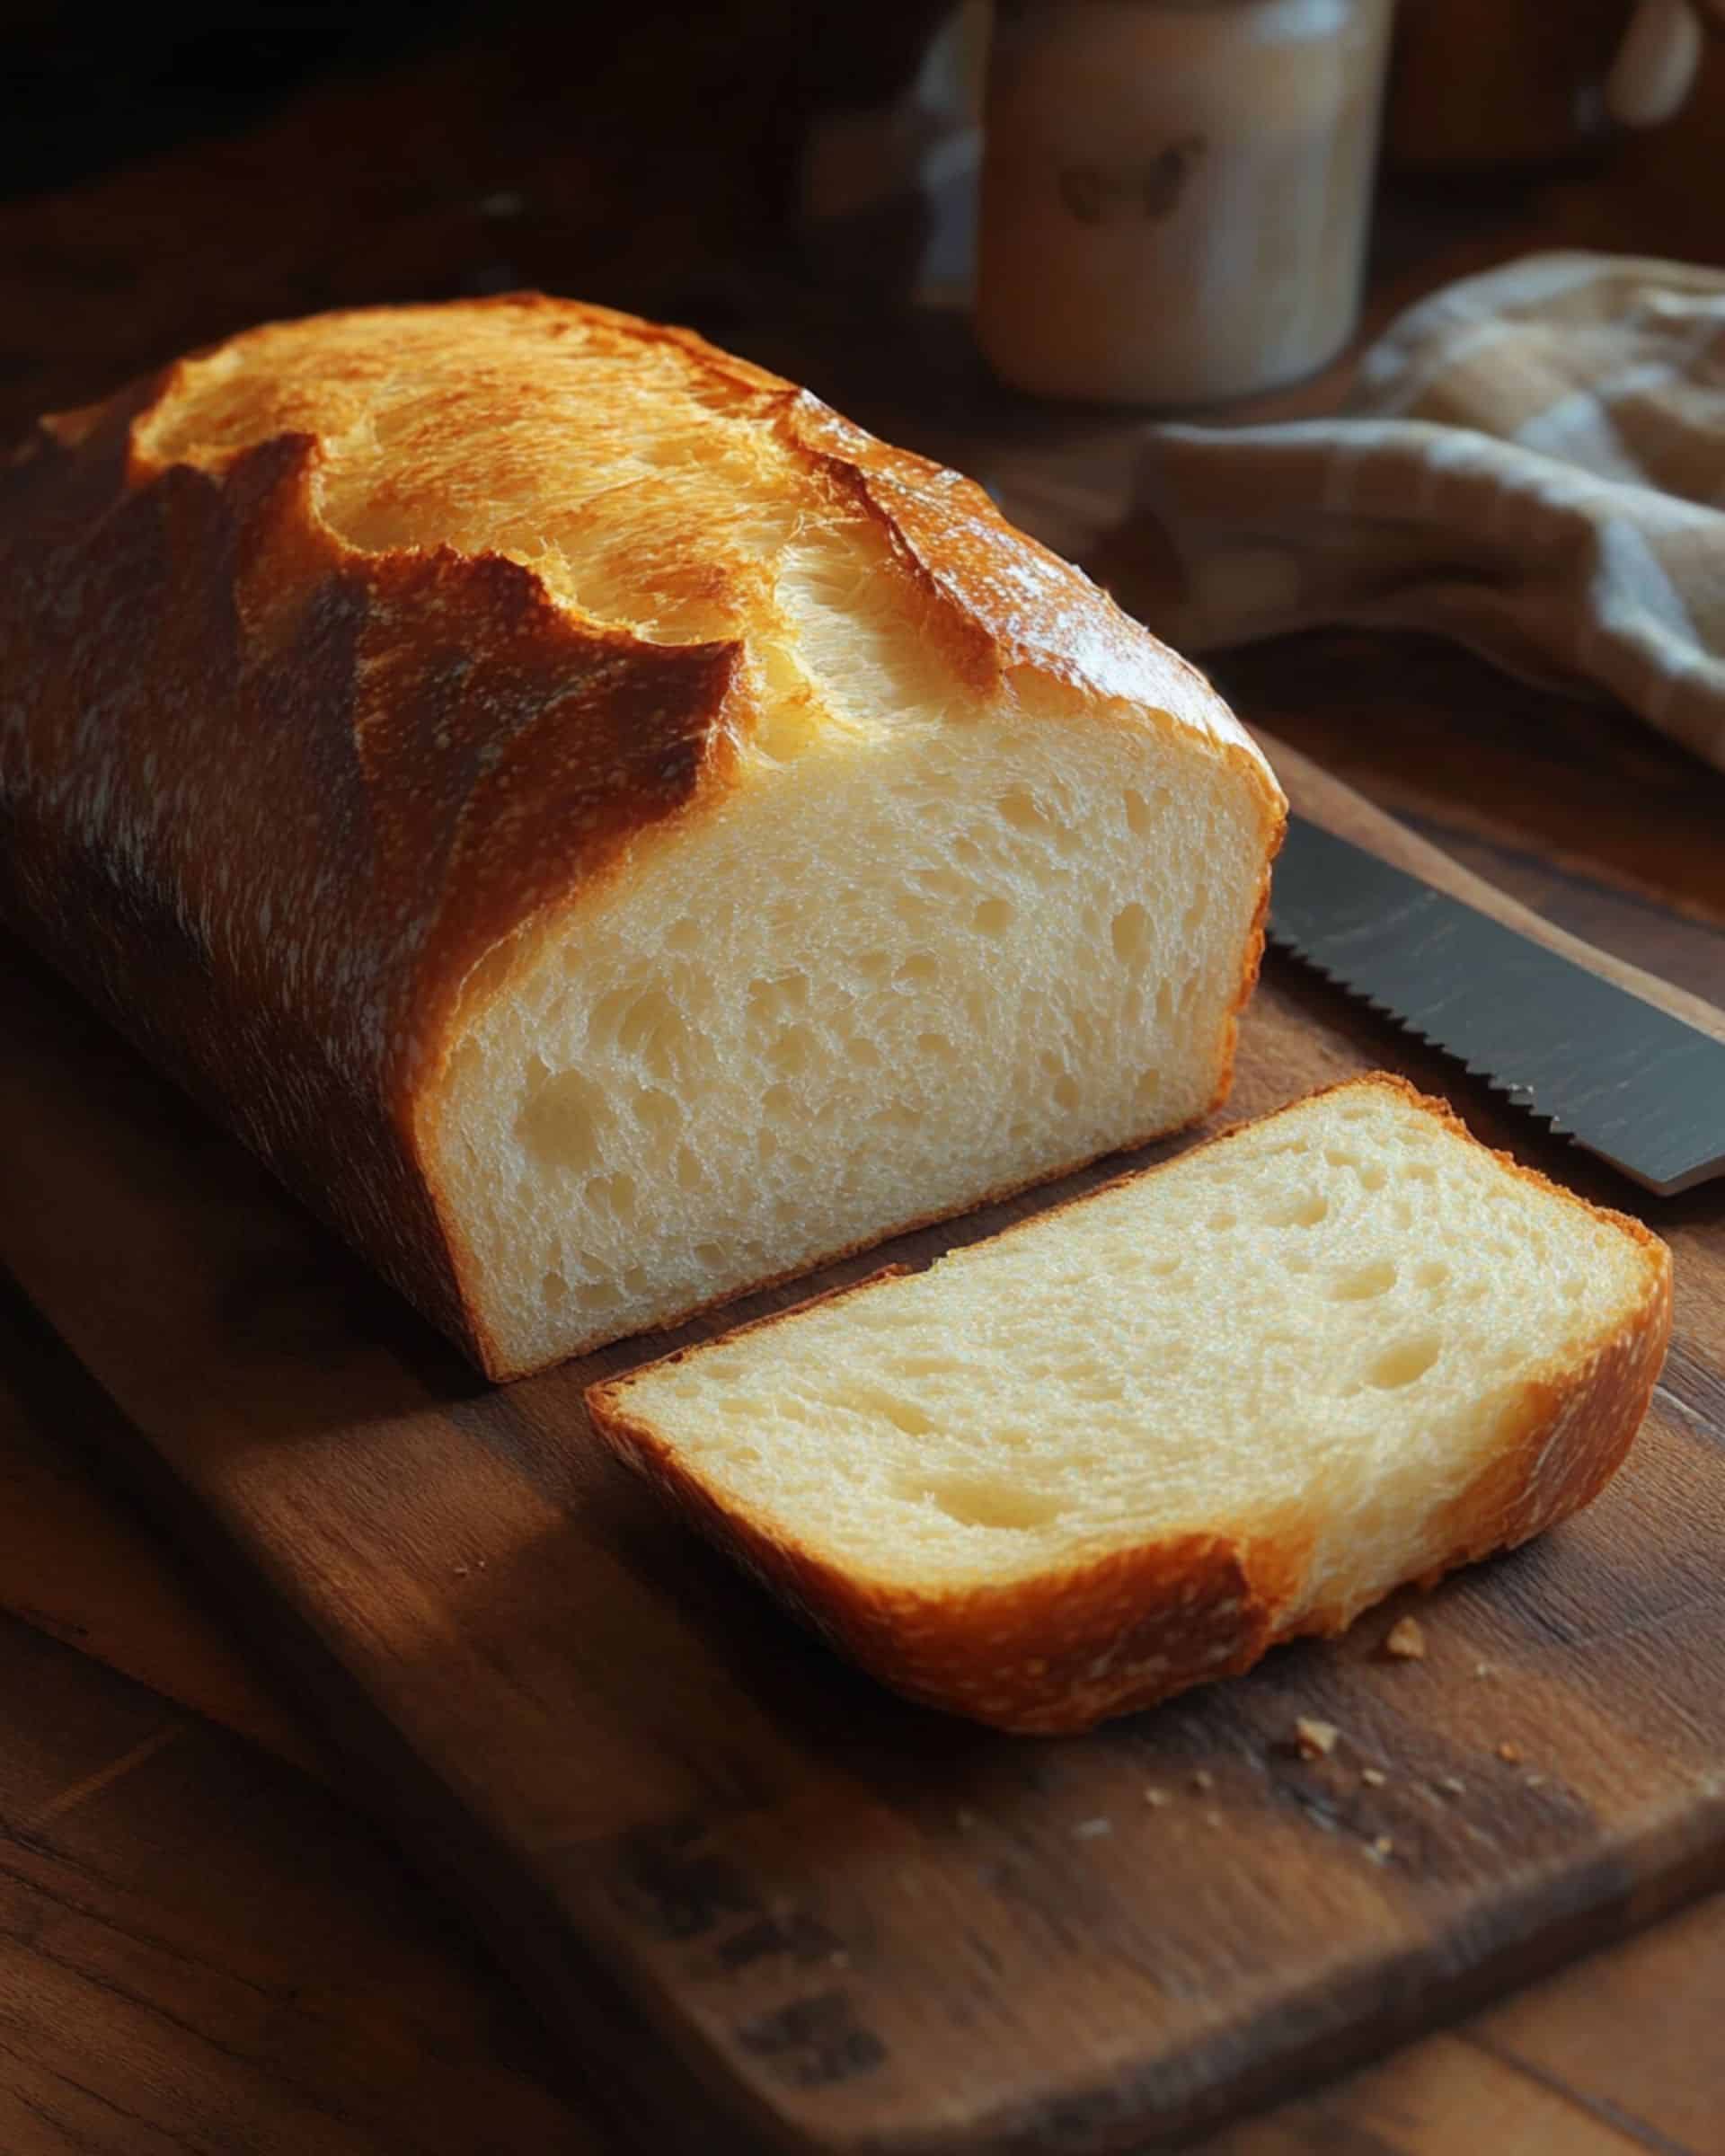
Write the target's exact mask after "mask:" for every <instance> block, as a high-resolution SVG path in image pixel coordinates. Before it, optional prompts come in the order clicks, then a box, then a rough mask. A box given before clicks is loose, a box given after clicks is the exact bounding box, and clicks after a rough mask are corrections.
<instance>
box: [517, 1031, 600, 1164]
mask: <svg viewBox="0 0 1725 2156" xmlns="http://www.w3.org/2000/svg"><path fill="white" fill-rule="evenodd" d="M533 1060H534V1062H535V1063H539V1059H538V1057H537V1056H535V1058H534V1059H533ZM544 1067H545V1066H544V1064H543V1063H539V1068H540V1070H541V1071H544ZM606 1112H607V1110H606V1097H605V1094H604V1092H603V1091H601V1089H600V1088H599V1087H598V1086H597V1085H595V1084H594V1083H593V1082H592V1080H591V1079H590V1078H588V1077H587V1076H586V1075H585V1074H583V1073H582V1072H580V1071H560V1072H559V1073H558V1074H557V1075H556V1076H555V1077H554V1078H553V1077H547V1078H545V1079H544V1082H542V1083H540V1084H539V1085H538V1087H537V1088H536V1090H535V1091H533V1092H532V1093H530V1094H529V1096H528V1098H527V1100H526V1102H525V1103H524V1105H523V1107H522V1109H521V1112H520V1114H519V1115H518V1116H517V1118H516V1122H515V1131H516V1135H517V1137H518V1138H519V1139H520V1141H521V1143H522V1144H523V1145H524V1146H526V1149H527V1151H528V1152H529V1153H532V1154H533V1155H534V1157H535V1160H537V1161H539V1162H542V1163H544V1165H545V1166H547V1167H552V1168H565V1169H569V1170H571V1171H573V1172H575V1173H576V1174H583V1173H585V1172H586V1171H588V1169H591V1168H595V1167H597V1165H598V1163H599V1162H600V1160H601V1159H602V1158H603V1157H604V1151H605V1147H604V1138H603V1133H604V1127H605V1118H606Z"/></svg>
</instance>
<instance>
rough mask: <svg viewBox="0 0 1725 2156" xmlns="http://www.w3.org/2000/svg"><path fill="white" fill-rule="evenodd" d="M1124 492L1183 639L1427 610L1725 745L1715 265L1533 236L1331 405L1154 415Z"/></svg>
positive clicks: (1723, 359)
mask: <svg viewBox="0 0 1725 2156" xmlns="http://www.w3.org/2000/svg"><path fill="white" fill-rule="evenodd" d="M1138 502H1139V507H1140V508H1148V509H1149V510H1150V511H1151V512H1152V513H1153V514H1154V516H1155V517H1156V518H1157V520H1158V522H1159V524H1160V525H1161V526H1162V527H1163V533H1164V535H1165V536H1166V538H1167V540H1168V542H1169V543H1170V545H1171V546H1172V550H1173V552H1174V554H1175V556H1176V557H1177V560H1178V564H1179V570H1180V578H1179V583H1180V586H1181V588H1180V590H1179V592H1178V596H1175V597H1174V598H1173V599H1172V604H1171V605H1167V606H1162V605H1158V607H1157V608H1156V609H1155V611H1154V627H1155V629H1156V630H1157V632H1158V633H1159V634H1161V635H1163V636H1164V637H1166V638H1167V639H1168V641H1170V642H1171V643H1172V644H1173V645H1175V646H1176V647H1177V648H1179V649H1187V650H1203V649H1206V648H1210V649H1214V648H1216V647H1217V646H1220V645H1224V644H1234V643H1242V642H1246V641H1250V640H1252V638H1255V637H1261V636H1271V635H1275V634H1278V633H1279V632H1282V631H1284V630H1289V629H1299V628H1305V627H1310V626H1312V625H1314V624H1315V623H1332V622H1348V623H1366V624H1371V625H1374V626H1379V627H1399V628H1413V629H1427V630H1434V631H1437V632H1439V633H1441V634H1443V635H1446V636H1452V637H1455V638H1456V639H1458V640H1459V641H1461V642H1463V643H1465V644H1470V645H1472V646H1473V648H1474V649H1476V650H1478V651H1481V652H1482V653H1483V654H1484V655H1485V656H1486V657H1487V658H1491V659H1494V660H1496V661H1497V662H1499V664H1500V665H1502V666H1504V667H1508V668H1510V669H1511V670H1513V671H1515V672H1517V673H1519V674H1523V675H1526V676H1530V677H1532V678H1534V679H1535V680H1541V681H1546V682H1557V683H1560V684H1561V685H1566V686H1570V687H1575V686H1578V685H1594V686H1596V687H1597V688H1599V689H1601V690H1604V691H1606V692H1607V693H1609V694H1612V695H1614V696H1617V697H1619V698H1621V699H1622V700H1623V702H1625V703H1627V704H1629V705H1630V706H1631V707H1632V709H1633V710H1635V711H1639V712H1640V713H1641V716H1642V718H1644V719H1646V720H1649V721H1650V723H1651V724H1653V725H1654V726H1657V727H1659V729H1661V730H1662V731H1664V732H1666V733H1668V734H1671V735H1673V736H1675V737H1676V739H1678V740H1679V741H1683V742H1685V743H1686V744H1687V745H1688V747H1691V748H1693V749H1695V750H1697V751H1698V752H1699V753H1700V754H1701V755H1703V756H1706V757H1708V758H1709V759H1710V760H1711V761H1712V762H1713V763H1715V764H1720V765H1721V766H1722V767H1725V272H1721V271H1718V270H1701V269H1694V268H1689V267H1685V265H1684V264H1682V263H1677V262H1660V261H1640V260H1633V259H1631V258H1628V257H1623V256H1608V255H1592V254H1579V253H1565V254H1541V255H1533V256H1530V257H1528V258H1526V260H1524V261H1517V262H1512V263H1510V264H1509V265H1508V267H1507V268H1504V269H1501V270H1492V271H1491V272H1490V273H1489V274H1488V275H1486V276H1483V277H1476V278H1469V279H1467V280H1466V281H1465V282H1464V283H1462V284H1458V285H1452V286H1450V287H1448V288H1447V289H1446V290H1444V291H1442V292H1439V293H1438V294H1437V295H1436V296H1434V297H1432V298H1429V299H1427V300H1425V301H1423V302H1421V304H1420V305H1418V306H1416V307H1414V308H1412V309H1411V311H1410V312H1409V313H1407V314H1403V315H1402V317H1401V318H1400V320H1399V321H1397V322H1396V323H1394V324H1393V326H1392V328H1391V329H1390V330H1389V331H1387V332H1386V333H1385V334H1384V337H1383V338H1381V339H1380V340H1379V341H1378V342H1377V343H1376V345H1374V346H1373V347H1372V349H1370V351H1369V352H1367V355H1366V358H1365V359H1364V361H1363V362H1362V364H1361V367H1360V371H1359V375H1358V380H1357V382H1356V384H1355V389H1354V393H1353V394H1352V396H1351V398H1350V400H1349V406H1348V409H1347V411H1346V413H1345V414H1344V415H1342V416H1340V417H1337V418H1335V419H1327V420H1304V421H1300V422H1297V423H1295V424H1290V425H1278V426H1268V427H1243V428H1234V429H1226V428H1207V427H1185V426H1168V427H1158V428H1156V429H1154V433H1153V435H1152V436H1151V437H1150V440H1149V445H1148V446H1147V448H1146V452H1145V457H1144V463H1143V464H1142V467H1141V469H1140V472H1139V474H1138Z"/></svg>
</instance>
